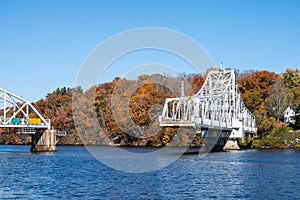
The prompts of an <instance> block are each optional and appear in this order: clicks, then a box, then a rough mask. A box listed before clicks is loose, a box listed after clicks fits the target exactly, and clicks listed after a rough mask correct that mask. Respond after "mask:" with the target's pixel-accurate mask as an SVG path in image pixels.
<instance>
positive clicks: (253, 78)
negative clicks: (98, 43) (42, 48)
mask: <svg viewBox="0 0 300 200" xmlns="http://www.w3.org/2000/svg"><path fill="white" fill-rule="evenodd" d="M237 77H238V79H237V81H238V86H239V89H240V92H241V95H242V99H243V101H244V103H245V105H246V106H247V107H248V109H249V110H250V111H251V112H252V113H253V114H254V115H255V117H256V123H257V129H258V138H257V139H251V142H252V144H253V146H255V147H278V148H281V147H282V148H286V147H290V148H293V147H298V146H299V144H298V143H299V139H300V133H299V131H296V130H298V129H299V127H300V119H299V118H300V116H296V118H297V119H296V124H295V125H289V124H285V123H283V112H284V110H285V109H286V108H287V107H288V106H293V105H298V108H299V107H300V72H299V70H298V69H287V70H286V71H285V72H284V73H283V74H276V73H273V72H269V71H251V70H250V71H246V72H242V73H240V72H237ZM204 79H205V75H204V77H203V76H201V75H198V74H197V75H195V74H192V75H181V76H178V77H168V76H163V75H159V74H154V75H142V76H139V77H138V79H137V80H126V79H121V78H115V79H114V80H113V81H112V82H108V83H103V84H99V85H97V86H94V87H92V88H90V89H89V90H87V91H83V90H82V89H81V88H80V87H77V88H65V87H63V88H57V89H56V90H55V91H53V92H50V93H48V94H47V95H46V97H45V98H44V99H40V100H39V101H37V102H35V103H34V106H35V107H36V108H37V109H38V110H39V112H40V113H41V114H42V115H43V116H44V117H45V118H48V119H51V123H52V126H53V128H54V129H56V130H63V131H66V132H67V136H66V137H61V138H59V144H60V145H80V144H82V143H83V142H84V143H86V144H94V145H95V144H98V145H128V146H138V145H143V146H164V145H168V144H169V143H170V142H172V144H173V145H178V146H182V145H186V144H189V145H199V144H201V141H202V140H201V137H200V135H193V134H190V133H187V132H183V133H180V134H177V132H178V130H177V129H174V128H166V129H160V128H158V124H157V119H158V116H159V114H160V112H161V109H162V106H163V105H164V101H165V98H167V97H174V96H180V95H181V81H182V80H184V83H185V91H184V92H185V95H186V96H192V95H193V94H195V93H196V92H197V91H198V90H199V89H200V88H201V86H202V84H203V83H204ZM157 83H159V84H157ZM73 98H76V101H77V102H79V103H77V104H76V105H75V106H77V107H75V109H77V110H78V112H76V115H77V116H76V119H77V121H76V124H75V122H74V120H73V115H74V113H73V111H72V99H73ZM73 106H74V105H73ZM83 107H88V108H90V109H89V112H82V110H83V109H81V108H83ZM95 118H96V120H97V125H99V126H100V127H101V130H99V129H98V128H97V127H96V126H95V124H93V120H94V119H95ZM75 125H78V126H75ZM4 132H5V131H3V130H2V132H1V133H0V143H2V144H26V143H29V142H30V138H29V137H28V136H26V135H16V134H4ZM78 133H80V134H78ZM85 133H93V134H85ZM79 135H81V137H79Z"/></svg>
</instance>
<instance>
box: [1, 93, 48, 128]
mask: <svg viewBox="0 0 300 200" xmlns="http://www.w3.org/2000/svg"><path fill="white" fill-rule="evenodd" d="M0 111H1V115H0V127H2V128H10V127H11V128H14V127H16V128H18V127H20V128H47V129H49V130H50V128H51V125H50V120H46V119H45V118H44V117H43V116H42V115H41V114H40V113H39V112H38V111H37V110H36V108H35V107H34V106H33V105H32V104H31V103H30V102H29V101H27V100H26V99H24V98H22V97H20V96H17V95H15V94H13V93H11V92H9V91H7V90H5V89H2V88H0ZM30 114H34V115H36V117H37V118H38V119H39V120H38V123H34V124H32V123H30ZM17 117H18V118H19V119H20V120H22V122H21V123H17V124H14V123H13V119H14V118H17Z"/></svg>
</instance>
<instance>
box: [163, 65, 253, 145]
mask: <svg viewBox="0 0 300 200" xmlns="http://www.w3.org/2000/svg"><path fill="white" fill-rule="evenodd" d="M159 125H160V126H161V127H187V128H189V127H190V128H194V129H196V131H201V130H207V129H210V128H211V129H218V130H222V131H226V132H227V133H229V135H230V136H229V138H235V139H237V138H242V139H243V140H244V138H245V134H252V135H254V136H256V130H257V129H256V124H255V117H254V115H253V114H252V113H251V112H250V111H249V110H248V109H247V107H246V106H245V104H244V103H243V101H242V98H241V94H240V91H239V89H238V85H237V81H236V75H235V72H234V70H224V69H220V70H214V71H210V72H209V73H208V75H207V77H206V79H205V82H204V84H203V86H202V88H201V89H200V90H199V91H198V93H197V94H195V95H194V96H182V97H177V98H167V99H166V101H165V105H164V108H163V111H162V114H161V115H160V116H159Z"/></svg>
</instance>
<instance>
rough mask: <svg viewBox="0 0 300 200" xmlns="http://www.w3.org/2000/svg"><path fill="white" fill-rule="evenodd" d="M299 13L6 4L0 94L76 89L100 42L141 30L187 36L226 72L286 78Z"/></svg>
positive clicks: (154, 4) (292, 64) (192, 5)
mask: <svg viewBox="0 0 300 200" xmlns="http://www.w3.org/2000/svg"><path fill="white" fill-rule="evenodd" d="M299 10H300V1H297V0H295V1H292V0H281V1H276V0H269V1H264V0H242V1H241V0H235V1H233V0H207V1H201V0H194V1H193V0H186V1H184V0H182V1H179V0H178V1H177V0H143V1H141V0H136V1H133V0H126V1H123V0H120V1H115V0H107V1H101V0H95V1H93V0H81V1H79V0H43V1H40V0H25V1H23V0H19V1H16V0H0V68H1V75H0V76H1V77H0V87H1V88H4V89H7V90H9V91H11V92H14V93H16V94H18V95H20V96H23V97H24V98H27V99H29V100H31V101H36V100H38V99H40V98H44V96H45V95H46V94H47V93H48V92H51V91H53V90H55V89H56V88H57V87H63V86H66V87H73V85H74V82H75V79H76V75H77V73H78V70H79V68H80V65H81V64H82V63H83V61H84V60H85V59H86V57H87V56H88V55H89V53H90V52H91V51H92V50H93V49H94V48H95V47H96V46H97V45H98V44H99V43H100V42H102V41H104V40H105V39H107V38H108V37H110V36H112V35H115V34H117V33H119V32H122V31H126V30H129V29H134V28H141V27H162V28H169V29H173V30H176V31H179V32H182V33H184V34H186V35H188V36H190V37H191V38H193V39H194V40H195V41H197V42H198V43H199V44H200V45H202V46H203V47H204V48H205V49H206V51H207V52H208V53H209V54H210V56H211V58H212V59H213V60H214V62H215V63H216V64H219V63H221V62H223V66H224V67H230V68H237V69H240V70H248V69H254V70H269V71H273V72H276V73H282V72H284V71H285V69H286V68H294V69H295V68H299V67H300V55H299V54H300V45H299V44H300V14H299ZM120 64H121V63H120ZM141 64H142V63H141ZM191 72H192V71H191ZM114 73H115V74H113V73H112V74H111V77H108V78H111V79H113V76H115V75H119V76H122V74H118V70H115V71H114ZM185 73H189V71H185Z"/></svg>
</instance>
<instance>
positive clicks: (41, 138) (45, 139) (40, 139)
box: [30, 130, 56, 152]
mask: <svg viewBox="0 0 300 200" xmlns="http://www.w3.org/2000/svg"><path fill="white" fill-rule="evenodd" d="M30 151H32V152H54V151H56V131H55V130H41V131H37V132H36V134H34V135H32V143H31V149H30Z"/></svg>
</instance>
